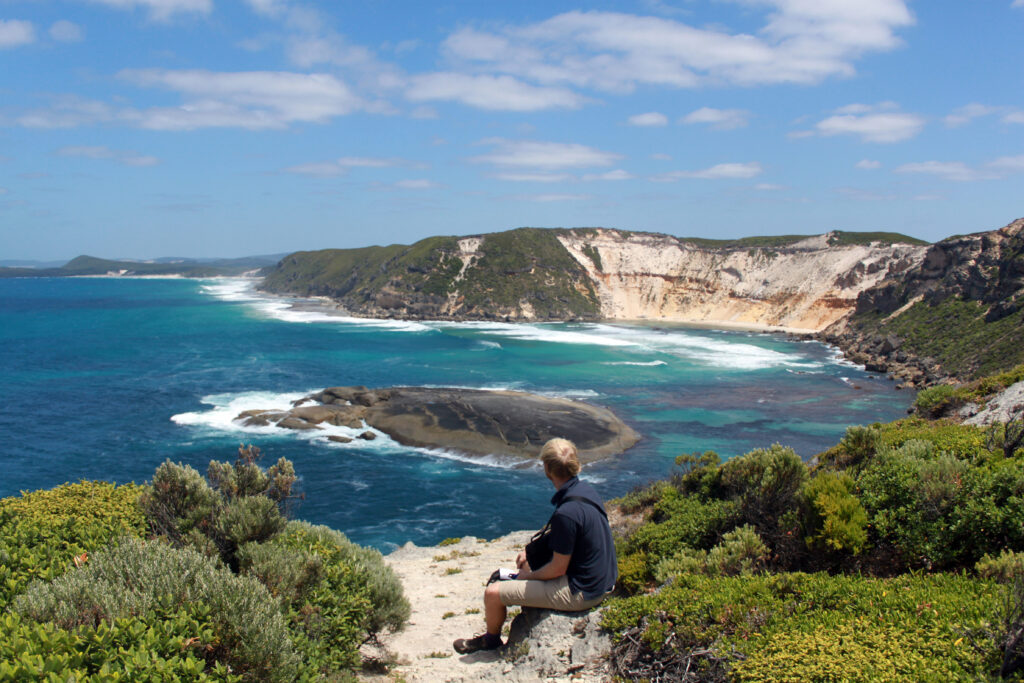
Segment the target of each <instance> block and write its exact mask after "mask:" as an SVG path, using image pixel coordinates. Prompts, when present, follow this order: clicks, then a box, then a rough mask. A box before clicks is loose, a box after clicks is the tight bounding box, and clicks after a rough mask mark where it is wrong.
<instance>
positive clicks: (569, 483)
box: [551, 477, 580, 506]
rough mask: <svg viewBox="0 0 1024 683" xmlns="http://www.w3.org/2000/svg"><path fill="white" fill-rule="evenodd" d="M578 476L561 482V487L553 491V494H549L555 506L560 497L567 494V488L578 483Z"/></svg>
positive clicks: (560, 499)
mask: <svg viewBox="0 0 1024 683" xmlns="http://www.w3.org/2000/svg"><path fill="white" fill-rule="evenodd" d="M579 480H580V478H579V477H572V478H571V479H569V481H567V482H565V483H564V484H562V486H561V488H559V489H558V490H557V491H555V495H553V496H551V504H552V505H555V506H557V505H558V504H559V503H560V502H562V499H563V498H565V497H566V496H567V495H569V489H571V488H572V487H573V486H575V485H576V484H577V483H579Z"/></svg>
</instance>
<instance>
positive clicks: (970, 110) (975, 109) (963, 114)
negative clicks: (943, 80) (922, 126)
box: [942, 102, 1000, 128]
mask: <svg viewBox="0 0 1024 683" xmlns="http://www.w3.org/2000/svg"><path fill="white" fill-rule="evenodd" d="M999 111H1000V108H999V107H990V106H987V105H984V104H978V103H976V102H972V103H971V104H968V105H965V106H963V107H960V108H958V109H954V110H953V111H952V113H950V114H949V115H948V116H946V117H945V118H944V119H942V121H943V123H945V124H946V127H947V128H958V127H960V126H963V125H966V124H968V123H970V122H971V121H973V120H974V119H977V118H980V117H982V116H989V115H990V114H995V113H997V112H999Z"/></svg>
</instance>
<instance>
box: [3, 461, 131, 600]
mask: <svg viewBox="0 0 1024 683" xmlns="http://www.w3.org/2000/svg"><path fill="white" fill-rule="evenodd" d="M144 490H145V488H144V487H140V486H135V485H134V484H126V485H124V486H115V485H114V484H109V483H106V482H84V481H83V482H79V483H77V484H64V485H62V486H58V487H56V488H53V489H49V490H45V491H33V492H31V493H23V494H22V495H21V496H17V497H11V498H4V499H2V500H0V609H2V608H3V607H5V606H6V605H7V604H8V603H9V602H10V601H11V600H12V599H13V597H14V596H15V595H17V594H18V593H20V592H21V591H22V590H24V588H25V586H27V585H28V584H29V582H31V581H32V580H33V579H43V580H50V579H53V578H56V577H57V576H60V575H61V574H63V573H64V572H66V571H67V570H68V569H71V568H72V567H74V566H75V564H74V561H75V559H76V558H78V559H79V562H81V560H82V559H83V555H84V558H86V559H87V558H88V556H89V554H90V553H92V552H93V551H95V550H98V549H100V548H102V547H104V546H105V545H107V544H108V543H109V542H110V541H111V540H112V539H115V538H118V537H120V536H124V535H132V536H141V535H142V534H143V533H144V532H145V529H146V519H145V516H144V515H143V512H142V510H141V508H140V507H139V505H138V499H139V494H140V493H141V492H143V491H144Z"/></svg>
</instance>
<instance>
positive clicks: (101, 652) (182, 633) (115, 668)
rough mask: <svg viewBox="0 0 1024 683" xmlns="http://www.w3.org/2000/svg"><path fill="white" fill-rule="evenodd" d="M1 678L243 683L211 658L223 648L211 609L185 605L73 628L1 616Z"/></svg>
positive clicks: (9, 679)
mask: <svg viewBox="0 0 1024 683" xmlns="http://www.w3.org/2000/svg"><path fill="white" fill-rule="evenodd" d="M0 633H2V634H3V637H2V638H0V680H2V681H39V680H47V681H86V680H99V681H117V680H122V681H199V682H206V681H220V682H222V683H228V682H232V681H241V680H242V677H241V676H239V675H237V674H234V673H231V672H229V670H228V665H226V664H225V663H224V662H219V661H215V660H213V661H209V662H208V661H207V659H206V657H207V656H208V655H209V654H211V653H212V652H213V651H214V649H215V648H216V646H217V638H216V635H215V632H214V626H213V624H212V622H211V621H210V609H209V608H208V607H206V606H204V605H200V604H195V603H194V604H190V605H183V606H181V607H179V608H177V609H173V610H168V611H166V612H162V613H153V614H150V615H147V616H145V617H127V618H124V619H117V620H116V621H114V622H106V621H103V622H100V623H99V624H98V625H97V626H95V627H91V626H82V627H79V628H77V629H75V630H73V631H68V630H65V629H61V628H59V627H57V626H54V625H53V624H49V623H44V624H38V623H36V622H34V621H31V620H26V619H23V618H22V617H20V616H19V615H17V614H11V613H6V614H0Z"/></svg>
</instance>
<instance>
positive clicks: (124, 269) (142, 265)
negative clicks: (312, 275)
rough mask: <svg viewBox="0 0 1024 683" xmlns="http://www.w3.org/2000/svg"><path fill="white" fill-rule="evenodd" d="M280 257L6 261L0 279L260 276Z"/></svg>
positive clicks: (0, 268)
mask: <svg viewBox="0 0 1024 683" xmlns="http://www.w3.org/2000/svg"><path fill="white" fill-rule="evenodd" d="M283 256H284V255H283V254H273V255H268V256H244V257H241V258H224V259H217V258H211V259H197V258H175V257H167V258H158V259H152V260H147V261H131V260H126V259H119V260H114V259H104V258H96V257H95V256H77V257H75V258H73V259H71V260H70V261H68V262H67V263H65V264H64V265H54V264H53V263H38V264H37V263H33V262H30V261H5V262H2V264H0V277H83V276H90V275H91V276H108V277H146V276H151V277H157V276H161V277H170V276H178V277H232V276H240V275H253V276H256V275H262V274H263V272H264V270H265V269H268V268H270V267H272V266H274V265H275V264H277V263H278V261H280V260H281V258H282V257H283Z"/></svg>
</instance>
